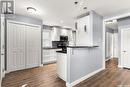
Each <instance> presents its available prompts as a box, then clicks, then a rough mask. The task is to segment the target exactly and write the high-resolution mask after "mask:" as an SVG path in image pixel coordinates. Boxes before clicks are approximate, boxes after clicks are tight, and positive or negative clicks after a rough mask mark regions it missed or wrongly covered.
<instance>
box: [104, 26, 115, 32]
mask: <svg viewBox="0 0 130 87" xmlns="http://www.w3.org/2000/svg"><path fill="white" fill-rule="evenodd" d="M106 32H109V33H114V30H113V29H111V28H108V27H106Z"/></svg>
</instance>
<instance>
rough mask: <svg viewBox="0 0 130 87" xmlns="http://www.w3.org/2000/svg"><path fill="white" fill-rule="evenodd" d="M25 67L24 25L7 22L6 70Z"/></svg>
mask: <svg viewBox="0 0 130 87" xmlns="http://www.w3.org/2000/svg"><path fill="white" fill-rule="evenodd" d="M21 69H25V26H24V25H21V24H18V23H13V22H8V24H7V71H8V72H10V71H15V70H21Z"/></svg>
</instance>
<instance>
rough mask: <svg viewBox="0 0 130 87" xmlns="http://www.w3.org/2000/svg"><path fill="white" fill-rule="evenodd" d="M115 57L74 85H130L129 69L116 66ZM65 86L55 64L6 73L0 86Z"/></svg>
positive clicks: (95, 86)
mask: <svg viewBox="0 0 130 87" xmlns="http://www.w3.org/2000/svg"><path fill="white" fill-rule="evenodd" d="M117 61H118V60H117V59H116V58H114V59H111V60H109V61H107V62H106V69H105V70H103V71H101V72H99V73H97V74H96V75H94V76H92V77H90V78H88V79H86V80H85V81H83V82H81V83H79V84H78V85H76V86H74V87H118V86H119V87H121V86H120V85H124V86H125V85H126V86H127V87H130V70H128V69H120V68H117V64H118V62H117ZM24 84H27V86H26V87H65V82H64V81H63V80H61V79H60V78H58V76H57V74H56V64H50V65H45V66H44V67H38V68H33V69H27V70H21V71H16V72H11V73H8V74H6V77H5V78H4V79H3V82H2V87H21V86H22V85H24Z"/></svg>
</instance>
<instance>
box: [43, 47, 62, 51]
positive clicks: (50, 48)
mask: <svg viewBox="0 0 130 87" xmlns="http://www.w3.org/2000/svg"><path fill="white" fill-rule="evenodd" d="M42 49H45V50H46V49H50V50H51V49H62V48H57V47H43V48H42Z"/></svg>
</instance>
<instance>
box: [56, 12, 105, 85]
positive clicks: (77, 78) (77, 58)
mask: <svg viewBox="0 0 130 87" xmlns="http://www.w3.org/2000/svg"><path fill="white" fill-rule="evenodd" d="M102 35H103V18H102V16H100V15H98V14H97V13H95V12H94V11H90V12H89V13H88V14H87V15H86V16H83V17H81V18H79V19H78V20H77V22H76V45H75V46H67V52H62V51H57V55H58V56H57V74H58V76H59V77H60V78H61V79H63V80H64V81H65V82H66V85H67V87H72V86H74V85H76V84H78V83H79V82H81V81H83V80H85V79H87V78H89V77H90V76H92V75H94V74H96V73H97V72H99V71H101V70H103V69H104V68H103V63H102V61H103V55H102V51H103V36H102ZM97 56H98V57H97Z"/></svg>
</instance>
